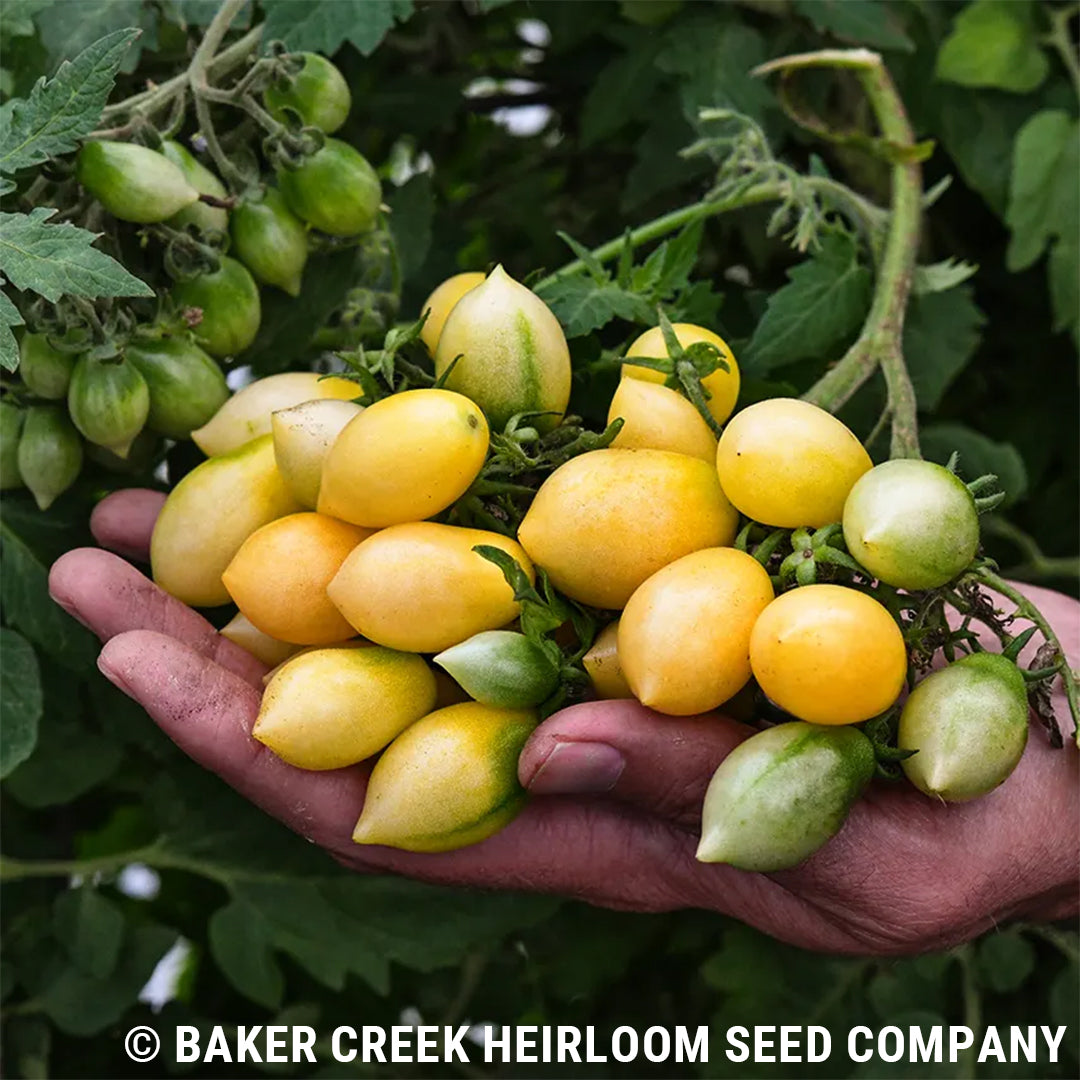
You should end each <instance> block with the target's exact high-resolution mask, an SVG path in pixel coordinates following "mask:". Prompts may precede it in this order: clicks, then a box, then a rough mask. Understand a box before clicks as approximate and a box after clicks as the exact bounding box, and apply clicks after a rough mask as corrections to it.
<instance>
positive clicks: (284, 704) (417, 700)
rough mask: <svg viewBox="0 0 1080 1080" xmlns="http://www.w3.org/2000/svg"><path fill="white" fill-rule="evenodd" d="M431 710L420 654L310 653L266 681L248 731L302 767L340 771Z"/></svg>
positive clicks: (429, 682) (428, 676)
mask: <svg viewBox="0 0 1080 1080" xmlns="http://www.w3.org/2000/svg"><path fill="white" fill-rule="evenodd" d="M434 706H435V676H434V675H433V674H432V673H431V668H429V667H428V666H427V664H426V663H424V661H423V659H422V658H421V657H419V656H411V655H409V654H408V653H400V652H394V651H393V649H381V648H377V647H373V648H367V649H315V650H313V651H311V652H305V653H302V654H301V655H300V656H294V657H293V658H292V659H291V660H287V661H286V662H285V663H284V664H282V666H281V667H280V668H279V669H278V670H277V671H276V672H275V673H274V675H273V676H272V677H271V679H270V681H269V682H268V683H267V686H266V691H265V693H264V694H263V699H262V704H261V705H260V707H259V716H258V718H257V719H256V721H255V726H254V728H252V731H251V734H252V735H253V736H254V737H255V738H256V739H258V740H259V742H261V743H262V744H263V745H264V746H268V747H269V748H270V749H271V750H273V751H274V753H275V754H277V756H278V757H279V758H282V759H283V760H284V761H287V762H288V763H289V764H290V765H295V766H296V767H297V768H300V769H341V768H344V767H345V766H346V765H355V764H356V763H357V762H358V761H363V760H364V759H365V758H369V757H371V755H372V754H377V753H378V752H379V751H380V750H382V748H383V747H384V746H386V745H387V744H388V743H389V742H390V741H391V740H392V739H393V738H394V737H395V736H396V735H398V734H400V733H401V732H402V731H404V730H405V729H406V728H407V727H408V726H409V725H410V724H413V723H415V722H416V721H417V720H419V719H420V718H421V717H422V716H424V715H425V714H427V713H430V711H431V709H432V708H434Z"/></svg>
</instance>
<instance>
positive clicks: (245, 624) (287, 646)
mask: <svg viewBox="0 0 1080 1080" xmlns="http://www.w3.org/2000/svg"><path fill="white" fill-rule="evenodd" d="M218 633H219V634H220V635H221V636H222V637H223V638H228V639H229V641H231V642H232V643H233V644H234V645H239V646H240V648H241V649H244V650H245V651H246V652H249V653H251V655H252V656H254V657H255V659H256V660H261V661H262V662H263V663H264V664H268V665H269V666H270V667H276V666H277V665H278V664H282V663H284V662H285V661H286V660H288V659H289V657H290V656H293V655H294V654H295V653H297V652H299V650H300V646H299V645H293V644H292V643H291V642H288V641H278V640H277V639H276V638H272V637H271V636H270V635H269V634H264V633H263V632H262V631H261V630H260V629H258V627H256V626H253V625H252V623H251V620H250V619H246V618H245V617H244V616H243V614H242V613H241V612H239V611H238V612H237V613H236V614H235V615H234V616H233V617H232V618H231V619H230V620H229V621H228V622H227V623H226V624H225V625H224V626H223V627H222V628H221V629H220V630H219V631H218Z"/></svg>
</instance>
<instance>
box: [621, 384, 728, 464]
mask: <svg viewBox="0 0 1080 1080" xmlns="http://www.w3.org/2000/svg"><path fill="white" fill-rule="evenodd" d="M618 416H621V417H622V418H623V420H624V421H625V423H624V424H623V427H622V430H621V431H620V432H619V434H618V435H616V436H615V440H614V442H612V444H611V445H612V446H615V447H623V448H625V449H629V450H641V449H644V450H670V451H671V452H672V453H674V454H688V455H689V456H690V457H698V458H701V459H702V460H703V461H707V462H709V464H710V465H711V464H712V463H713V462H714V461H715V460H716V436H715V435H713V433H712V432H711V431H710V430H709V425H708V424H706V423H705V421H704V420H703V419H702V417H701V414H700V413H699V412H698V411H697V409H696V408H694V406H693V405H692V404H691V403H690V402H689V401H687V399H686V398H684V397H683V396H682V394H680V393H679V392H678V391H677V390H669V389H668V388H667V387H666V386H661V385H659V384H658V383H653V382H646V381H645V380H644V379H623V380H622V381H621V382H620V383H619V385H618V387H617V388H616V390H615V396H614V397H613V398H612V399H611V408H609V409H608V423H609V424H610V423H611V421H612V420H614V419H615V418H616V417H618Z"/></svg>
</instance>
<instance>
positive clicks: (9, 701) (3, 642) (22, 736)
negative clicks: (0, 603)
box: [0, 627, 42, 777]
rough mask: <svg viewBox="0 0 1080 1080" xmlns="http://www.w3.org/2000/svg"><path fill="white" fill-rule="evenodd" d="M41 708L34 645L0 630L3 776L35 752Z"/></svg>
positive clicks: (0, 769)
mask: <svg viewBox="0 0 1080 1080" xmlns="http://www.w3.org/2000/svg"><path fill="white" fill-rule="evenodd" d="M41 707H42V694H41V675H40V673H39V671H38V662H37V657H36V656H35V655H34V649H33V646H32V645H31V644H30V642H29V641H27V640H26V638H24V637H23V636H22V635H21V634H19V633H16V632H15V631H14V630H9V629H7V628H6V627H5V628H4V629H0V736H2V737H0V777H6V776H7V775H8V774H9V773H10V772H11V770H12V769H14V768H15V766H16V765H19V764H21V763H22V762H24V761H25V760H26V759H27V758H28V757H29V756H30V755H31V754H32V753H33V751H34V746H35V745H36V743H37V737H38V721H39V720H40V719H41Z"/></svg>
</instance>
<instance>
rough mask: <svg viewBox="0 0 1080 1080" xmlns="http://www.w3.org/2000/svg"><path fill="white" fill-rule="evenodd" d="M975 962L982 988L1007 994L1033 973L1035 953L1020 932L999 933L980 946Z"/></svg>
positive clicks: (986, 938) (1006, 931) (986, 939)
mask: <svg viewBox="0 0 1080 1080" xmlns="http://www.w3.org/2000/svg"><path fill="white" fill-rule="evenodd" d="M976 962H977V964H978V968H979V975H980V981H981V982H982V983H983V985H984V986H987V987H989V989H991V990H993V991H994V992H995V993H998V994H1007V993H1009V992H1010V991H1012V990H1018V989H1019V988H1020V987H1021V986H1022V985H1023V984H1024V981H1025V980H1026V979H1027V977H1028V976H1029V975H1030V974H1031V973H1032V972H1033V971H1034V970H1035V949H1034V947H1033V946H1032V944H1031V942H1030V941H1028V939H1027V938H1026V937H1024V935H1023V934H1022V933H1020V931H1019V930H998V931H997V932H996V933H992V934H987V936H986V937H984V938H983V939H982V941H981V942H980V943H979V950H978V953H977V954H976Z"/></svg>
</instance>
